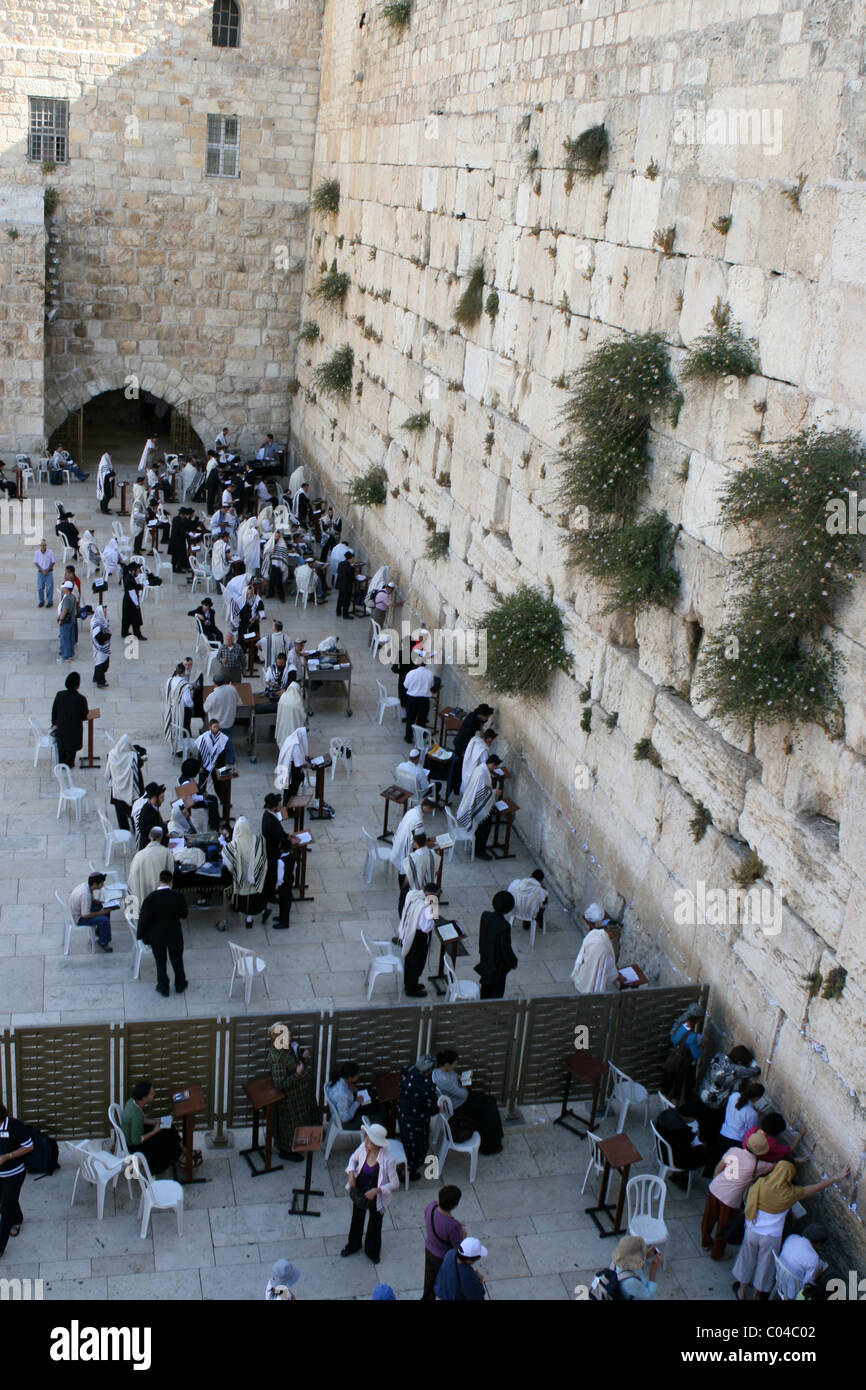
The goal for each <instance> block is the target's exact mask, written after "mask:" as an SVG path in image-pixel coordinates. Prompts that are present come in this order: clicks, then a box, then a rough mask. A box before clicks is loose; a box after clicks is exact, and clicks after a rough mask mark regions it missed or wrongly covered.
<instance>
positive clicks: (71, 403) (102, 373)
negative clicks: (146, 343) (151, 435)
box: [45, 357, 224, 443]
mask: <svg viewBox="0 0 866 1390" xmlns="http://www.w3.org/2000/svg"><path fill="white" fill-rule="evenodd" d="M208 386H209V387H210V386H211V383H210V382H208ZM109 391H123V392H124V394H127V393H135V392H142V391H148V392H150V394H151V395H153V396H157V397H159V398H160V399H161V400H163V401H167V402H168V404H169V405H171V406H174V407H176V408H178V409H180V408H184V409H185V412H186V413H187V414H188V417H189V421H190V424H191V425H192V428H193V429H194V431H195V433H196V434H197V435H199V437H200V438H201V439H202V440H203V441H204V442H205V443H208V442H210V441H211V440H213V439H214V438H215V437H216V434H217V432H218V430H219V429H220V427H221V425H222V424H223V423H224V422H223V421H222V419H221V418H220V415H219V410H220V407H219V403H218V401H217V400H216V399H215V398H214V397H213V394H212V391H209V392H208V393H205V391H204V390H203V389H202V385H201V384H197V383H196V382H195V381H194V380H191V379H190V378H188V377H185V376H184V375H183V373H182V372H179V371H177V370H176V368H173V367H169V366H167V365H166V364H164V363H160V362H157V363H154V364H152V365H151V364H148V365H147V366H142V364H141V361H140V360H136V359H133V358H131V357H130V358H124V357H115V358H113V359H112V361H111V363H110V364H109V363H106V362H99V361H95V362H87V363H82V364H81V365H80V366H76V367H75V368H74V369H73V370H72V371H70V372H67V373H64V374H62V375H58V376H57V377H56V378H55V379H54V380H47V381H46V385H45V435H46V438H50V436H51V435H52V434H53V433H54V431H55V430H56V429H57V428H58V427H59V426H60V425H61V424H62V423H63V421H64V420H65V419H66V418H67V416H69V415H72V414H73V413H74V412H75V411H77V410H79V409H80V407H81V406H83V405H86V404H87V402H88V401H91V400H93V399H94V397H96V396H102V395H105V394H106V393H107V392H109ZM127 399H134V396H133V395H127Z"/></svg>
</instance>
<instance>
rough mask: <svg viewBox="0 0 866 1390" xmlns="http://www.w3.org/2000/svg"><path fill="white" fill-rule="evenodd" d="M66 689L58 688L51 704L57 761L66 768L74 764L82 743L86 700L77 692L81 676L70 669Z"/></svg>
mask: <svg viewBox="0 0 866 1390" xmlns="http://www.w3.org/2000/svg"><path fill="white" fill-rule="evenodd" d="M64 684H65V686H66V689H65V690H58V692H57V694H56V695H55V696H54V704H53V705H52V706H51V727H52V729H53V730H54V737H55V738H56V739H57V761H58V762H59V763H65V764H66V766H67V767H68V768H73V767H74V766H75V755H76V753H78V752H79V751H80V749H81V746H82V744H83V743H84V720H85V718H86V717H87V701H86V700H85V698H84V696H83V695H81V694H79V691H78V687H79V686H80V684H81V677H80V676H79V674H78V672H77V671H70V672H69V675H68V676H67V677H66V680H65V682H64Z"/></svg>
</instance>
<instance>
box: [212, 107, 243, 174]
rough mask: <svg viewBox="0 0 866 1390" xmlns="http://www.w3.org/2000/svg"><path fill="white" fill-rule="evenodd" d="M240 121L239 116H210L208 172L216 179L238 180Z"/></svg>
mask: <svg viewBox="0 0 866 1390" xmlns="http://www.w3.org/2000/svg"><path fill="white" fill-rule="evenodd" d="M240 138H241V132H240V121H239V120H238V118H237V116H208V118H207V164H206V166H205V169H206V172H207V173H208V174H212V175H213V176H214V177H215V178H221V179H236V178H237V176H238V147H239V145H240Z"/></svg>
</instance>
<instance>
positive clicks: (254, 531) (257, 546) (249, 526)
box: [238, 517, 262, 574]
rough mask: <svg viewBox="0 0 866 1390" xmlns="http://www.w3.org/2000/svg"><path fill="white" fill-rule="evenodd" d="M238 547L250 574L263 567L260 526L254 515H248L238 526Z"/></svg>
mask: <svg viewBox="0 0 866 1390" xmlns="http://www.w3.org/2000/svg"><path fill="white" fill-rule="evenodd" d="M238 547H239V549H240V552H241V554H242V555H243V557H244V565H245V566H246V569H247V572H248V573H249V574H255V573H256V572H257V571H258V570H259V569H261V563H262V543H261V539H260V537H259V531H258V527H257V526H256V523H255V521H254V520H253V519H252V517H248V518H247V520H246V521H244V522H242V523H241V525H240V526H239V527H238Z"/></svg>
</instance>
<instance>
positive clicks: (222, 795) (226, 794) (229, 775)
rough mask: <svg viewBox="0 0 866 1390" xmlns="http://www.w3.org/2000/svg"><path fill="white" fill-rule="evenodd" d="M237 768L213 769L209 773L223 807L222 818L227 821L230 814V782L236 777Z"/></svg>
mask: <svg viewBox="0 0 866 1390" xmlns="http://www.w3.org/2000/svg"><path fill="white" fill-rule="evenodd" d="M237 775H238V773H237V769H235V771H234V772H217V771H216V769H214V771H213V773H212V774H211V776H212V778H213V784H214V790H215V791H216V794H217V796H218V797H219V799H220V801H221V803H222V808H223V820H224V821H228V820H229V819H230V818H231V814H232V782H233V781H234V779H235V778H236V777H237Z"/></svg>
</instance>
